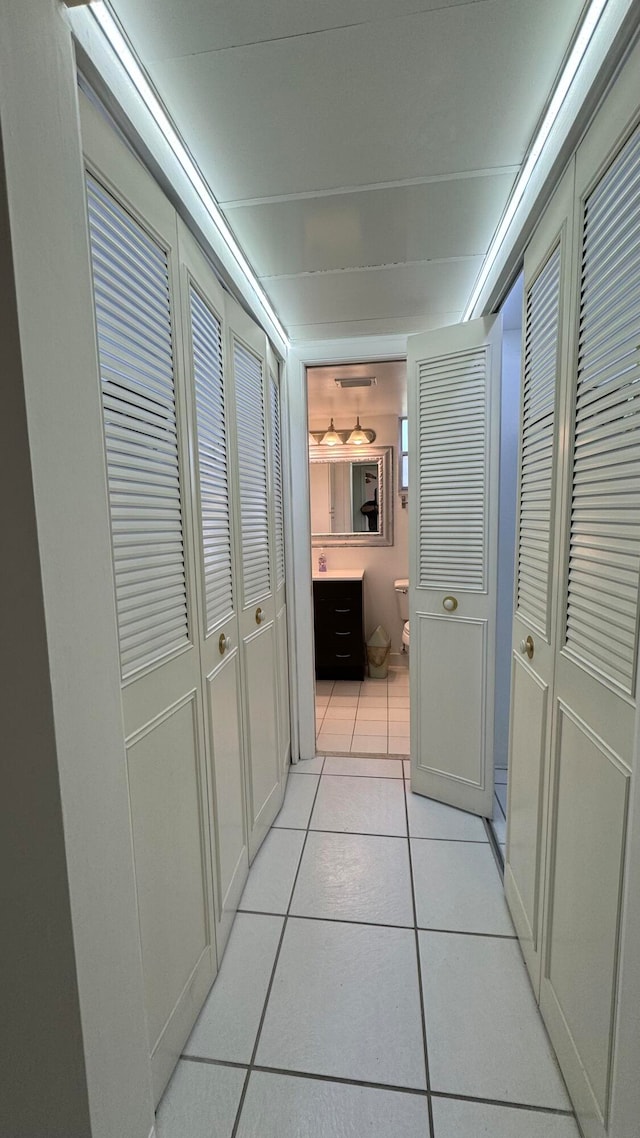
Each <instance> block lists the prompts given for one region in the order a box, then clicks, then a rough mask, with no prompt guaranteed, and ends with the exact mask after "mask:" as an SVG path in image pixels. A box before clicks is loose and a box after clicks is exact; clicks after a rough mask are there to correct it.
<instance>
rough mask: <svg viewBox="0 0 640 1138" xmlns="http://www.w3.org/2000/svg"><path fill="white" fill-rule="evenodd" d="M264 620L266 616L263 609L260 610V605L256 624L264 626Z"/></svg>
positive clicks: (257, 610)
mask: <svg viewBox="0 0 640 1138" xmlns="http://www.w3.org/2000/svg"><path fill="white" fill-rule="evenodd" d="M263 620H264V616H263V614H262V609H261V608H260V605H258V607H257V609H256V624H262V622H263Z"/></svg>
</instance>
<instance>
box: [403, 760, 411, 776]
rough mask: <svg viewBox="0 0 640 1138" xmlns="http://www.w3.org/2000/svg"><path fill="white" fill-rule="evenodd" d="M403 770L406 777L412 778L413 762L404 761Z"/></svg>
mask: <svg viewBox="0 0 640 1138" xmlns="http://www.w3.org/2000/svg"><path fill="white" fill-rule="evenodd" d="M402 769H403V772H404V777H405V778H408V779H410V778H411V760H410V759H403V760H402Z"/></svg>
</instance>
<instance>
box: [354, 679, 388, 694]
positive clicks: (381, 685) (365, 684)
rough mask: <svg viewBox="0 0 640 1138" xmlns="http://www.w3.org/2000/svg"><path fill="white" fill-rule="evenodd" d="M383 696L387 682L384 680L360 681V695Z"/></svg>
mask: <svg viewBox="0 0 640 1138" xmlns="http://www.w3.org/2000/svg"><path fill="white" fill-rule="evenodd" d="M369 694H370V695H378V694H380V695H385V696H386V694H387V681H386V679H385V680H372V679H366V680H363V681H362V687H361V688H360V695H369Z"/></svg>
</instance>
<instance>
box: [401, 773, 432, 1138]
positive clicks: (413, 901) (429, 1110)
mask: <svg viewBox="0 0 640 1138" xmlns="http://www.w3.org/2000/svg"><path fill="white" fill-rule="evenodd" d="M403 796H404V813H405V818H406V823H407V851H408V854H409V877H410V881H411V904H412V907H413V926H414V928H413V935H414V939H415V948H416V967H417V973H418V999H419V1000H420V1019H421V1022H422V1043H423V1048H424V1069H425V1077H426V1080H427V1113H428V1116H429V1134H431V1135H433V1134H434V1133H435V1130H434V1126H433V1107H432V1105H431V1077H430V1074H429V1048H428V1043H427V1021H426V1015H425V1008H424V988H423V985H422V963H421V960H420V938H419V936H418V912H417V909H416V889H415V881H414V877H413V858H412V856H411V837H410V835H409V806H408V803H407V788H406V784H405V785H404V786H403Z"/></svg>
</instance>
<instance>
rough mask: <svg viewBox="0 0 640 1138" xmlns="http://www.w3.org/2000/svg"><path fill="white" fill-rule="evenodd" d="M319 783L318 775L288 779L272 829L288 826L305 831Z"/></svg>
mask: <svg viewBox="0 0 640 1138" xmlns="http://www.w3.org/2000/svg"><path fill="white" fill-rule="evenodd" d="M319 781H320V779H319V776H318V775H311V774H310V775H307V777H306V778H291V777H290V778H289V779H288V781H287V789H286V793H285V796H284V802H283V804H282V808H281V810H280V813H279V814H278V816H277V818H276V820H275V822H274V823H273V825H274V827H279V826H288V827H290V828H292V829H297V830H305V829H306V827H307V823H308V821H309V815H310V813H311V807H312V806H313V800H314V798H315V793H316V788H317V786H318V782H319Z"/></svg>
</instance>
